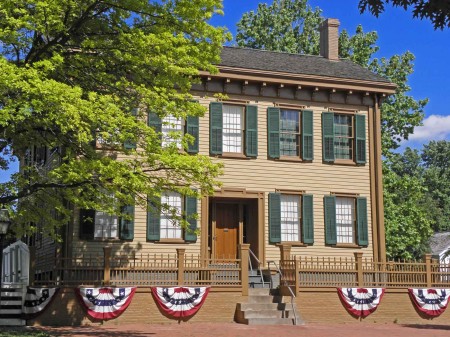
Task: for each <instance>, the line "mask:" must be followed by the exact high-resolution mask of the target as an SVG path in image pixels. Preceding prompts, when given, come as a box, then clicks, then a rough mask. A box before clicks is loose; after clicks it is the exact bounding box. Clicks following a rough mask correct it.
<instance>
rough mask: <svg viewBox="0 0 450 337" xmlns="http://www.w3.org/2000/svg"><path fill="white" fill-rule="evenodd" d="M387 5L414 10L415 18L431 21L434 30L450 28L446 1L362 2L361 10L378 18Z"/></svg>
mask: <svg viewBox="0 0 450 337" xmlns="http://www.w3.org/2000/svg"><path fill="white" fill-rule="evenodd" d="M385 3H386V4H388V3H391V4H392V5H393V6H395V7H401V8H403V9H404V10H408V9H412V13H413V16H414V17H415V18H420V19H423V18H425V19H428V20H430V21H431V22H432V23H433V26H434V29H444V27H445V26H447V27H450V6H449V4H448V2H447V1H445V0H427V1H425V0H360V1H359V9H360V11H361V13H363V12H365V11H369V12H371V13H372V14H373V15H375V16H376V17H378V16H379V15H380V14H381V13H383V12H384V10H385V8H384V4H385Z"/></svg>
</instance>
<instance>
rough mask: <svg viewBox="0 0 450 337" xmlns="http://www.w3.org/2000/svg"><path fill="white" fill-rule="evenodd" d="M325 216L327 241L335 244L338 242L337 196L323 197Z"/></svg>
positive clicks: (328, 243)
mask: <svg viewBox="0 0 450 337" xmlns="http://www.w3.org/2000/svg"><path fill="white" fill-rule="evenodd" d="M323 206H324V212H325V214H324V218H325V243H326V244H327V245H335V244H336V243H337V233H336V197H334V196H325V197H324V198H323Z"/></svg>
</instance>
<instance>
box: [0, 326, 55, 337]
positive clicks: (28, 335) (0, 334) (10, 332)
mask: <svg viewBox="0 0 450 337" xmlns="http://www.w3.org/2000/svg"><path fill="white" fill-rule="evenodd" d="M10 336H11V337H13V336H14V337H50V335H49V334H47V333H45V332H42V331H26V330H22V329H21V330H18V329H14V328H11V329H8V328H4V327H3V328H0V337H10Z"/></svg>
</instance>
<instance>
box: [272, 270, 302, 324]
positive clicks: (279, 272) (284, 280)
mask: <svg viewBox="0 0 450 337" xmlns="http://www.w3.org/2000/svg"><path fill="white" fill-rule="evenodd" d="M271 263H273V264H274V265H275V268H276V269H277V272H278V274H280V284H281V281H283V282H284V285H286V286H287V288H288V289H289V292H290V293H291V306H292V312H293V313H294V324H295V325H297V313H296V312H295V307H294V298H295V297H296V296H295V294H294V292H293V291H292V289H291V287H290V286H289V284H288V283H287V281H286V279H285V278H284V276H283V273H282V272H281V270H280V268H279V267H278V265H277V263H276V262H275V261H267V266H268V268H269V273H270V275H272V272H271V269H270V264H271ZM270 280H271V285H270V287H271V288H273V282H272V277H271V278H270Z"/></svg>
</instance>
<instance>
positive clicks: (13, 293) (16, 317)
mask: <svg viewBox="0 0 450 337" xmlns="http://www.w3.org/2000/svg"><path fill="white" fill-rule="evenodd" d="M22 301H23V299H22V288H14V287H3V288H1V291H0V326H1V325H5V326H6V325H7V326H25V320H23V319H22Z"/></svg>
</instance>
